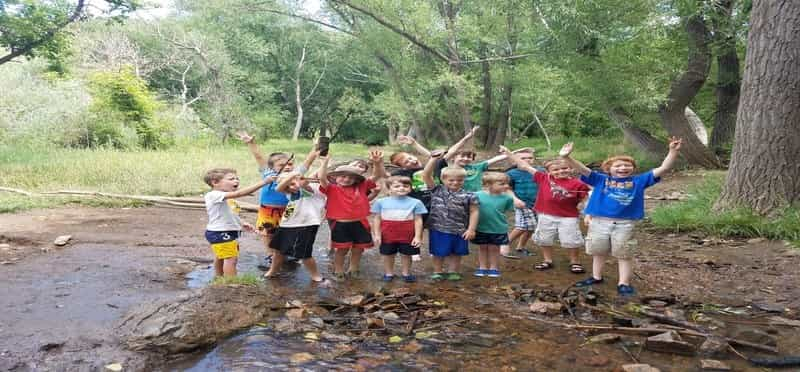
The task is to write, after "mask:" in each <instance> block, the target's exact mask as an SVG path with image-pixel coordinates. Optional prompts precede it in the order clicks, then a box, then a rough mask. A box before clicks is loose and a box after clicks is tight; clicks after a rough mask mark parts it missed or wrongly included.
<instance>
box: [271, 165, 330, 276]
mask: <svg viewBox="0 0 800 372" xmlns="http://www.w3.org/2000/svg"><path fill="white" fill-rule="evenodd" d="M316 153H317V154H319V151H317V152H316ZM322 166H323V167H327V166H328V158H327V157H326V158H324V160H323V164H322ZM277 184H278V186H277V187H276V188H275V190H276V191H278V192H282V193H286V194H287V197H288V199H289V204H287V205H286V210H285V211H284V212H283V216H282V217H281V222H280V225H279V226H278V229H277V231H276V232H275V235H274V236H273V238H272V240H271V241H270V247H271V248H272V249H275V254H274V256H273V259H272V260H273V261H272V267H271V268H270V269H269V271H268V272H267V274H266V275H265V276H266V277H274V276H275V275H276V274H277V273H278V270H280V267H281V264H282V263H283V259H284V257H285V256H292V257H297V258H298V259H299V260H300V262H301V263H302V264H303V266H304V267H305V268H306V269H307V270H308V273H309V274H310V276H311V281H312V282H314V283H323V282H324V279H323V278H322V276H321V275H320V274H319V270H317V262H316V261H315V260H314V257H313V256H312V253H313V252H314V240H315V239H316V237H317V230H318V229H319V225H320V224H321V223H322V218H323V216H322V211H323V209H324V208H325V195H323V194H322V193H321V192H320V191H319V185H316V184H309V183H308V181H307V180H306V179H305V178H303V175H302V174H301V173H300V172H289V173H282V174H281V175H280V176H279V177H278V181H277Z"/></svg>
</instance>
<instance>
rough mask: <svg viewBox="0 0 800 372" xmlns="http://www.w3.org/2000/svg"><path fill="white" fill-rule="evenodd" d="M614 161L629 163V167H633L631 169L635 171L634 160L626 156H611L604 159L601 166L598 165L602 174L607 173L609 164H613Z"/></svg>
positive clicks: (609, 167)
mask: <svg viewBox="0 0 800 372" xmlns="http://www.w3.org/2000/svg"><path fill="white" fill-rule="evenodd" d="M615 161H624V162H628V163H631V165H633V168H634V169H636V160H633V157H630V156H628V155H617V156H612V157H610V158H608V159H606V160H605V161H604V162H603V164H602V165H600V168H602V169H603V172H606V173H608V171H609V169H611V164H614V162H615Z"/></svg>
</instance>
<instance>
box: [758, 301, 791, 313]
mask: <svg viewBox="0 0 800 372" xmlns="http://www.w3.org/2000/svg"><path fill="white" fill-rule="evenodd" d="M753 307H754V308H756V309H759V310H763V311H766V312H768V313H782V312H783V310H784V308H783V306H781V305H780V304H774V303H768V302H754V303H753Z"/></svg>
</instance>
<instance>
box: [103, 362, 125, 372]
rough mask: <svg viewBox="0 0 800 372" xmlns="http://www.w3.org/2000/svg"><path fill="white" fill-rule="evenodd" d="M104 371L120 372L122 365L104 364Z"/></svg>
mask: <svg viewBox="0 0 800 372" xmlns="http://www.w3.org/2000/svg"><path fill="white" fill-rule="evenodd" d="M106 369H107V370H109V371H114V372H119V371H122V364H119V363H111V364H106Z"/></svg>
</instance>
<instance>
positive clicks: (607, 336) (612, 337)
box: [589, 333, 620, 344]
mask: <svg viewBox="0 0 800 372" xmlns="http://www.w3.org/2000/svg"><path fill="white" fill-rule="evenodd" d="M619 339H620V335H618V334H614V333H604V334H601V335H597V336H592V337H590V338H589V342H590V343H593V344H601V343H602V344H613V343H615V342H617V341H619Z"/></svg>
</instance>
